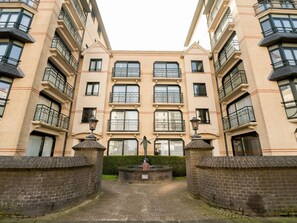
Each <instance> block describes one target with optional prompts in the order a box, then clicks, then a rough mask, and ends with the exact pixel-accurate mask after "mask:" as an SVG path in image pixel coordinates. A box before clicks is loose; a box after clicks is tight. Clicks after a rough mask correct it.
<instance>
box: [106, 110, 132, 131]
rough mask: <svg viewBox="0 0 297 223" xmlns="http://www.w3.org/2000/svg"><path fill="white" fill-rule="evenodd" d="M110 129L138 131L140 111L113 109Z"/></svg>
mask: <svg viewBox="0 0 297 223" xmlns="http://www.w3.org/2000/svg"><path fill="white" fill-rule="evenodd" d="M110 131H138V112H137V111H123V110H121V111H112V112H111V123H110Z"/></svg>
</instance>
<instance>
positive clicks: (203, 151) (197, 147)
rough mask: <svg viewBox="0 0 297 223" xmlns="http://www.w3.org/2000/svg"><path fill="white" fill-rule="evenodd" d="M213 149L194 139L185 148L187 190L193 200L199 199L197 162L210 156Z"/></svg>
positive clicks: (200, 140)
mask: <svg viewBox="0 0 297 223" xmlns="http://www.w3.org/2000/svg"><path fill="white" fill-rule="evenodd" d="M213 148H214V147H213V146H211V145H209V144H208V143H206V142H204V141H203V140H202V139H199V138H198V139H195V138H194V139H193V140H192V142H190V143H189V144H187V145H186V147H185V155H186V172H187V188H188V191H189V192H190V193H191V195H192V196H193V197H195V198H199V185H198V170H197V168H196V164H197V161H198V159H199V158H201V157H205V156H212V150H213Z"/></svg>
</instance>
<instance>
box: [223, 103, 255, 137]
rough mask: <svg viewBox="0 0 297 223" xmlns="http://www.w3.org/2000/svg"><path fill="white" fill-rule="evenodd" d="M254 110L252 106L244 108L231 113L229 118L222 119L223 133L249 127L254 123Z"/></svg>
mask: <svg viewBox="0 0 297 223" xmlns="http://www.w3.org/2000/svg"><path fill="white" fill-rule="evenodd" d="M255 122H256V119H255V115H254V109H253V107H252V106H246V107H243V108H241V109H239V110H238V111H236V112H233V113H232V114H230V115H229V116H226V117H224V118H223V129H224V131H231V130H234V129H239V128H243V127H251V126H254V125H255V124H256V123H255Z"/></svg>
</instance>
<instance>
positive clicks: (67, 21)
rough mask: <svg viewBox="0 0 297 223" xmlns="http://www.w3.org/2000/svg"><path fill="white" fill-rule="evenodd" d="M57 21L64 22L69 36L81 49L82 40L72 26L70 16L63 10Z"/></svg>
mask: <svg viewBox="0 0 297 223" xmlns="http://www.w3.org/2000/svg"><path fill="white" fill-rule="evenodd" d="M59 19H60V20H63V21H64V23H65V25H66V27H67V29H68V30H69V32H70V33H71V36H72V37H73V38H74V39H75V41H76V43H77V44H78V45H79V46H80V47H81V44H82V38H81V37H80V35H79V33H78V31H77V29H76V28H75V26H74V25H73V22H72V20H71V18H70V16H69V15H68V14H67V13H66V11H64V10H63V9H62V10H61V11H60V15H59Z"/></svg>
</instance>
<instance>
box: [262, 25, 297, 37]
mask: <svg viewBox="0 0 297 223" xmlns="http://www.w3.org/2000/svg"><path fill="white" fill-rule="evenodd" d="M275 33H294V34H297V29H295V28H293V27H273V28H272V29H268V30H265V31H264V32H262V35H263V36H264V37H267V36H270V35H272V34H275Z"/></svg>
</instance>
